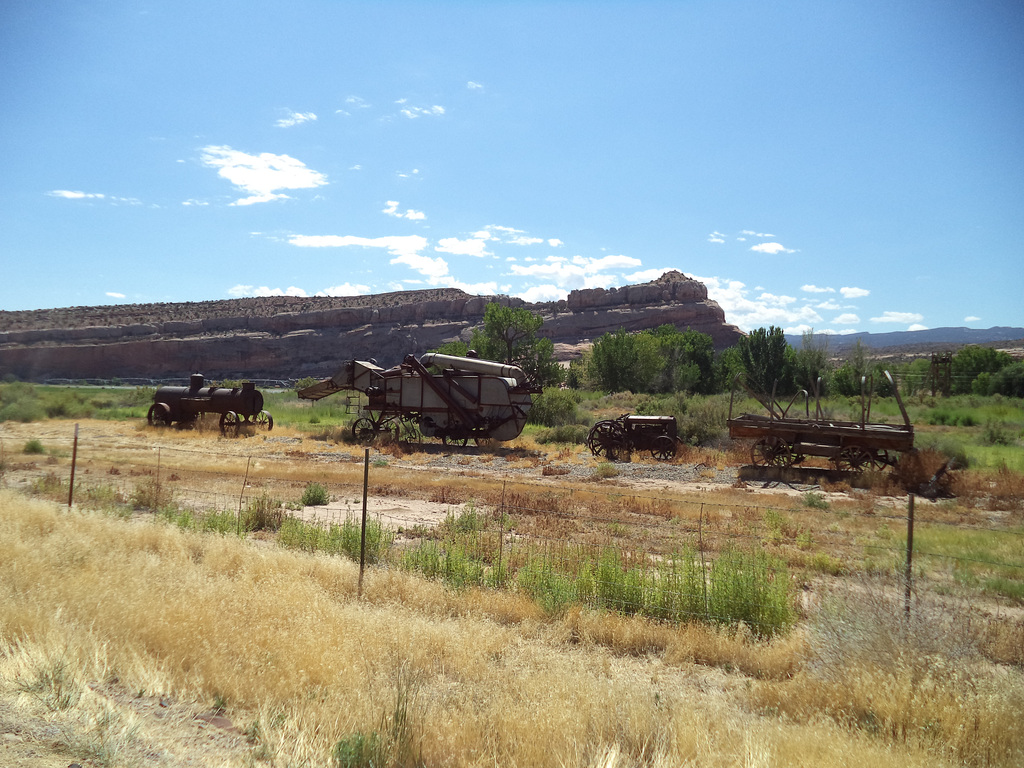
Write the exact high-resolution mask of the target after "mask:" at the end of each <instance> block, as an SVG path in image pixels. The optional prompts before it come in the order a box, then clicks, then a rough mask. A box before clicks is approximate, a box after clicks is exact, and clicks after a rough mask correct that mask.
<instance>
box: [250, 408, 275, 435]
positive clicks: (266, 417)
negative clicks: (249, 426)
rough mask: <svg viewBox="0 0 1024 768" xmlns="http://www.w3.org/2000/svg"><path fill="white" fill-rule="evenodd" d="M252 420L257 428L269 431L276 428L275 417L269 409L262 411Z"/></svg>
mask: <svg viewBox="0 0 1024 768" xmlns="http://www.w3.org/2000/svg"><path fill="white" fill-rule="evenodd" d="M252 422H253V424H255V425H256V428H257V429H265V430H267V432H269V431H270V430H272V429H273V428H274V417H273V416H271V415H270V412H269V411H260V412H259V413H257V414H256V417H255V418H254V419H253V420H252Z"/></svg>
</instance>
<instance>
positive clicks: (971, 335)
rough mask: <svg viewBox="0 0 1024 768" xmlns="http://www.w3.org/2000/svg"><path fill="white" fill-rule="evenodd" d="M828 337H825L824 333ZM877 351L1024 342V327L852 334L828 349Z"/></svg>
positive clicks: (834, 339)
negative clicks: (858, 347) (858, 346)
mask: <svg viewBox="0 0 1024 768" xmlns="http://www.w3.org/2000/svg"><path fill="white" fill-rule="evenodd" d="M822 335H824V334H822ZM858 339H860V341H861V343H862V344H864V345H865V346H867V347H870V348H871V349H874V350H881V349H891V348H893V347H900V348H909V347H920V348H921V349H922V350H926V351H939V348H940V347H942V346H945V347H948V348H949V350H950V351H955V350H956V349H959V348H960V347H962V346H965V345H967V344H991V343H996V342H1000V341H1018V340H1021V339H1024V328H1009V327H1006V326H995V327H993V328H929V329H927V330H924V331H892V332H891V333H850V334H846V335H844V336H837V335H834V334H832V335H829V336H828V346H829V349H831V350H832V351H834V352H841V351H843V350H846V349H849V348H850V347H852V346H853V345H854V344H856V343H857V340H858ZM786 340H787V341H788V342H789V343H790V344H791V345H792V346H793V347H795V348H796V349H799V348H800V345H801V344H802V343H803V339H802V337H801V336H794V335H787V336H786Z"/></svg>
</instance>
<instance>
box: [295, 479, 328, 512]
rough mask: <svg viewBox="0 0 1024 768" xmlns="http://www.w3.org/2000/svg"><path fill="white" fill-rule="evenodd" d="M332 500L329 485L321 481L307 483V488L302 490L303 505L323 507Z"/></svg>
mask: <svg viewBox="0 0 1024 768" xmlns="http://www.w3.org/2000/svg"><path fill="white" fill-rule="evenodd" d="M330 500H331V496H330V494H329V493H328V492H327V487H326V486H325V485H322V484H320V483H307V484H306V490H304V491H303V492H302V499H301V501H302V506H304V507H322V506H325V505H326V504H327V503H328V502H329V501H330Z"/></svg>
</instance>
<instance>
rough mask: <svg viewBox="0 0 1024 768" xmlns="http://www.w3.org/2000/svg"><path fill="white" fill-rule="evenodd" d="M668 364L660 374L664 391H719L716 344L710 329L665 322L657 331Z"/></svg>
mask: <svg viewBox="0 0 1024 768" xmlns="http://www.w3.org/2000/svg"><path fill="white" fill-rule="evenodd" d="M654 337H655V338H656V339H657V340H658V345H659V347H660V350H661V356H662V358H664V361H665V364H664V367H663V368H662V370H661V373H660V376H659V385H658V389H659V391H661V392H697V393H699V394H702V395H706V394H710V393H711V392H714V391H715V345H714V341H713V340H712V339H711V337H710V336H708V334H706V333H700V332H699V331H694V330H692V329H690V328H687V329H686V330H685V331H680V330H679V329H678V328H676V327H675V326H674V325H662V326H661V327H659V328H657V329H656V330H655V331H654Z"/></svg>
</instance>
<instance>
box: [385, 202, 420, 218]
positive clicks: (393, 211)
mask: <svg viewBox="0 0 1024 768" xmlns="http://www.w3.org/2000/svg"><path fill="white" fill-rule="evenodd" d="M381 213H386V214H387V215H388V216H394V217H395V218H398V219H410V220H411V221H422V220H423V219H425V218H427V215H426V214H425V213H423V211H414V210H413V209H412V208H408V209H406V211H405V212H404V213H402V212H400V211H399V210H398V201H397V200H388V202H387V208H385V209H384V210H383V211H381Z"/></svg>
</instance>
